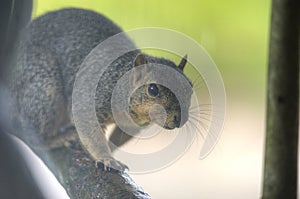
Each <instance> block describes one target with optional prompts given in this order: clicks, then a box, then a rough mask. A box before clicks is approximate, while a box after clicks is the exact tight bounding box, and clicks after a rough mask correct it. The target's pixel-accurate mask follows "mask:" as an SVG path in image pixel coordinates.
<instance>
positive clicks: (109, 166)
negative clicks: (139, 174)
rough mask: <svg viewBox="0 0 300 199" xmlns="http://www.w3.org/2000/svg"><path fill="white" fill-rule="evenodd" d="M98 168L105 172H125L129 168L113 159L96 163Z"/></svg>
mask: <svg viewBox="0 0 300 199" xmlns="http://www.w3.org/2000/svg"><path fill="white" fill-rule="evenodd" d="M96 167H97V168H98V169H101V170H103V171H121V172H123V171H125V169H127V170H128V167H127V166H126V165H125V164H123V163H122V162H120V161H118V160H116V159H114V158H113V157H105V158H102V159H100V160H98V161H96Z"/></svg>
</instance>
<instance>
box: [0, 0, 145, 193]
mask: <svg viewBox="0 0 300 199" xmlns="http://www.w3.org/2000/svg"><path fill="white" fill-rule="evenodd" d="M31 5H32V1H31V0H26V1H24V0H5V2H1V6H0V7H1V11H3V12H0V14H1V18H0V20H2V21H3V22H4V23H1V26H0V27H1V30H3V31H0V41H1V42H0V43H1V44H2V45H1V48H0V64H1V68H0V71H1V72H2V71H5V67H6V66H7V65H8V63H9V60H10V59H11V58H12V56H11V55H12V54H13V53H12V49H13V48H12V47H13V45H14V41H15V38H16V37H17V34H18V30H20V28H21V27H22V26H23V24H25V22H26V21H28V20H30V13H31ZM1 74H2V73H1ZM0 84H1V75H0ZM1 88H2V87H1ZM1 97H3V95H2V93H1V90H0V98H1ZM2 100H3V101H1V100H0V102H1V103H2V102H3V103H4V104H0V105H1V112H0V125H5V123H6V118H7V114H8V113H6V112H5V111H4V109H5V108H6V105H7V104H5V103H7V101H8V100H9V98H6V99H2ZM7 129H9V128H7ZM15 147H16V146H15V144H13V143H12V142H11V141H10V140H9V138H8V137H7V135H6V134H3V133H2V132H0V159H1V164H0V198H16V199H18V198H32V199H35V198H43V197H42V195H41V193H40V191H39V190H38V188H37V186H36V184H35V182H34V181H33V179H32V177H31V176H30V175H29V172H28V168H27V166H26V164H25V162H24V161H23V160H22V158H21V157H20V154H19V153H18V151H17V150H16V149H15ZM40 154H44V155H42V156H41V159H43V160H44V162H45V163H46V164H47V166H48V167H49V168H50V169H51V170H52V171H53V172H54V174H55V176H56V178H57V179H58V180H59V181H60V182H61V184H62V185H63V187H64V188H65V189H66V190H67V192H68V194H69V196H70V197H71V198H76V199H77V198H88V199H91V198H112V199H113V198H122V199H123V198H124V199H126V198H143V199H144V198H150V197H149V195H148V194H146V193H144V192H143V190H141V188H140V187H138V186H137V185H136V184H135V183H134V182H133V181H132V180H131V178H130V177H129V176H128V175H127V174H124V173H117V172H102V171H101V170H99V169H96V167H95V164H94V163H93V161H92V160H91V159H90V156H89V155H88V154H86V153H85V151H84V150H83V149H82V148H81V146H80V144H79V143H73V144H72V146H71V147H62V148H59V149H56V150H52V151H48V153H40ZM49 157H51V158H49ZM45 180H47V179H45Z"/></svg>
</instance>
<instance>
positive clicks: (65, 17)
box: [17, 8, 122, 95]
mask: <svg viewBox="0 0 300 199" xmlns="http://www.w3.org/2000/svg"><path fill="white" fill-rule="evenodd" d="M121 31H122V30H121V29H120V28H119V27H118V26H117V25H115V24H114V23H113V22H112V21H111V20H109V19H108V18H106V17H104V16H103V15H101V14H98V13H95V12H93V11H90V10H83V9H76V8H69V9H64V10H59V11H54V12H50V13H47V14H45V15H43V16H41V17H39V18H37V19H35V20H33V21H32V22H31V23H30V25H29V26H28V27H27V28H26V29H25V31H24V34H23V37H22V38H21V53H20V54H21V55H22V54H24V53H26V52H29V51H32V49H33V48H38V49H41V50H44V51H49V52H50V53H51V54H52V56H53V57H54V58H55V59H56V61H57V64H58V65H59V66H58V67H59V73H61V75H62V81H63V85H64V87H65V92H67V93H66V94H67V95H71V92H72V86H73V83H74V79H75V76H76V72H77V71H78V69H79V67H80V64H81V63H82V61H83V60H84V58H85V57H86V56H87V55H88V54H89V53H90V52H91V50H92V49H93V48H94V47H95V46H97V45H98V44H99V43H101V41H103V40H105V39H107V38H108V37H110V36H113V35H115V34H117V33H120V32H121ZM37 51H38V50H37ZM35 58H36V59H38V58H39V57H38V55H37V56H36V57H35ZM21 61H23V60H22V58H21ZM18 65H20V64H18ZM26 65H28V64H26ZM17 70H19V69H17Z"/></svg>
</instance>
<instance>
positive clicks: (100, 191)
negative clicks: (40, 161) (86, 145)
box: [45, 143, 150, 199]
mask: <svg viewBox="0 0 300 199" xmlns="http://www.w3.org/2000/svg"><path fill="white" fill-rule="evenodd" d="M48 154H49V155H50V157H51V161H53V162H49V164H48V165H49V167H50V168H51V170H52V171H53V172H54V174H55V176H56V177H57V178H58V180H59V181H60V182H61V184H62V185H63V187H64V188H65V189H66V191H67V193H68V194H69V196H70V198H80V199H81V198H82V199H83V198H86V199H90V198H111V199H119V198H122V199H123V198H125V199H126V198H132V199H134V198H139V199H149V198H150V196H149V195H148V194H146V193H145V192H144V191H143V190H142V189H141V188H140V187H139V186H137V185H136V184H135V183H134V182H133V181H132V179H131V178H130V177H129V175H127V174H126V173H119V172H114V171H113V172H104V171H102V170H100V169H97V168H96V167H95V163H94V161H93V160H92V159H91V158H90V156H89V155H88V154H86V152H85V151H84V150H83V149H82V148H81V146H80V144H79V143H74V145H73V146H72V147H63V148H59V149H56V150H52V151H50V152H49V153H48ZM45 162H47V160H46V161H45Z"/></svg>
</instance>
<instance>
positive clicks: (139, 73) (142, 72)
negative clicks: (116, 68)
mask: <svg viewBox="0 0 300 199" xmlns="http://www.w3.org/2000/svg"><path fill="white" fill-rule="evenodd" d="M147 63H148V62H147V60H146V57H145V55H144V54H142V53H140V54H138V55H137V56H136V57H135V60H134V64H133V65H134V66H133V71H132V80H131V83H132V86H134V85H136V84H137V83H138V82H140V81H143V80H144V78H145V77H146V74H147V66H143V67H141V68H139V67H138V68H135V67H137V66H140V65H144V64H147Z"/></svg>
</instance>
